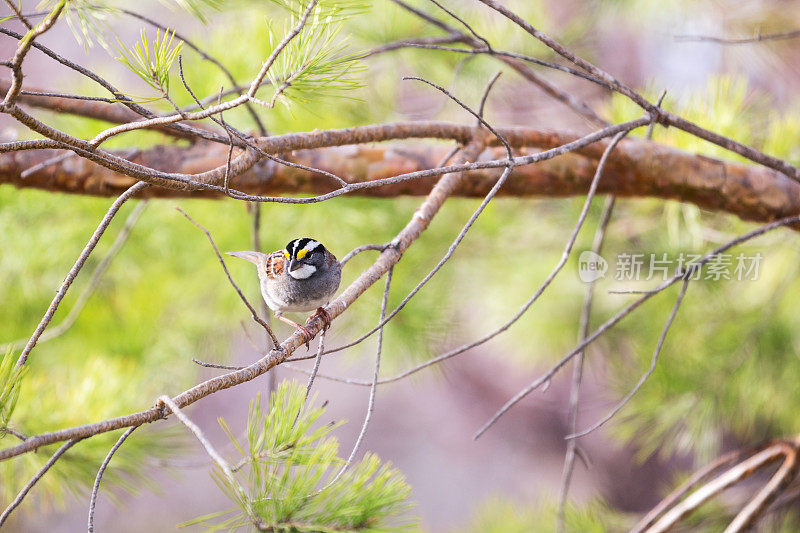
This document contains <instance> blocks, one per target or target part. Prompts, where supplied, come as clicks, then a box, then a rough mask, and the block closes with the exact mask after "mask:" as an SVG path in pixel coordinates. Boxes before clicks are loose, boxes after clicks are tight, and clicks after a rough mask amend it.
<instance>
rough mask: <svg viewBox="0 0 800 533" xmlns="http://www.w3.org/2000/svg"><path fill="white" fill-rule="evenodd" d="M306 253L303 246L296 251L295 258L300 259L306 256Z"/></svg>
mask: <svg viewBox="0 0 800 533" xmlns="http://www.w3.org/2000/svg"><path fill="white" fill-rule="evenodd" d="M307 253H308V250H307V249H306V248H303V249H302V250H300V251H299V252H297V258H298V259H302V258H303V257H305V256H306V254H307Z"/></svg>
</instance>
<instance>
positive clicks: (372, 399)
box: [318, 266, 394, 493]
mask: <svg viewBox="0 0 800 533" xmlns="http://www.w3.org/2000/svg"><path fill="white" fill-rule="evenodd" d="M393 272H394V267H393V266H392V267H390V268H389V272H387V273H386V284H385V285H384V288H383V299H382V300H381V313H380V317H379V318H378V323H383V322H384V317H385V316H386V307H387V304H388V302H389V290H390V289H391V287H392V273H393ZM382 350H383V326H381V328H380V330H378V346H377V348H376V349H375V369H374V370H373V372H372V384H371V385H370V389H369V400H368V401H367V414H366V415H365V416H364V423H363V424H361V431H360V432H359V433H358V438H356V442H355V444H354V445H353V450H352V451H351V452H350V455H349V456H348V457H347V461H345V463H344V464H343V465H342V468H341V469H340V470H339V472H337V473H336V475H335V476H334V477H333V479H332V480H331V481H330V482H328V483H327V484H326V485H325V486H324V487H323V488H321V489H320V490H319V491H318V493H319V492H323V491H324V490H325V489H327V488H328V487H331V486H333V485H334V484H335V483H336V482H337V481H339V479H340V478H341V477H342V475H344V473H345V472H346V471H347V469H348V468H349V467H350V465H351V464H352V463H353V459H355V457H356V454H358V450H359V448H360V447H361V442H362V441H363V440H364V435H366V434H367V427H368V426H369V421H370V419H371V418H372V413H373V411H374V410H375V392H376V390H377V386H378V375H379V374H380V371H381V352H382Z"/></svg>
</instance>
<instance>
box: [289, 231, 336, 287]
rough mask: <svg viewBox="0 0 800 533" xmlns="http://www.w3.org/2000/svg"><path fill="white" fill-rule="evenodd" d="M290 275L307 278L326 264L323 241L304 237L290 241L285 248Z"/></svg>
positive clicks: (295, 277)
mask: <svg viewBox="0 0 800 533" xmlns="http://www.w3.org/2000/svg"><path fill="white" fill-rule="evenodd" d="M283 256H284V257H285V258H286V265H287V270H288V272H289V275H290V276H292V277H293V278H294V279H307V278H309V277H311V276H312V275H314V273H315V272H316V271H317V270H318V269H320V268H322V267H323V266H324V264H325V261H326V258H325V247H324V246H323V245H322V243H321V242H319V241H317V240H314V239H310V238H308V237H303V238H301V239H294V240H292V241H289V244H287V245H286V248H285V249H284V250H283Z"/></svg>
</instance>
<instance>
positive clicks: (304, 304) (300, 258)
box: [228, 237, 342, 345]
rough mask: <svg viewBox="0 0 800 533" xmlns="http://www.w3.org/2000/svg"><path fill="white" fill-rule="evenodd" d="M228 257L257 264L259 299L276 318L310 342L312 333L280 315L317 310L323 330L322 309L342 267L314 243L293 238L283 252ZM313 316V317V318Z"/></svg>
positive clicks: (327, 320) (324, 313) (326, 317)
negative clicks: (262, 300)
mask: <svg viewBox="0 0 800 533" xmlns="http://www.w3.org/2000/svg"><path fill="white" fill-rule="evenodd" d="M228 255H233V256H235V257H241V258H242V259H247V260H248V261H250V262H251V263H254V264H255V265H256V269H257V270H258V278H259V280H261V296H263V297H264V301H265V302H266V303H267V306H268V307H269V308H270V309H272V311H273V313H275V316H276V317H277V318H278V319H279V320H282V321H283V322H286V323H287V324H290V325H291V326H293V327H294V328H296V329H297V330H298V331H300V332H301V333H302V334H303V336H304V338H305V339H306V345H308V341H309V340H311V333H310V332H309V331H308V329H306V328H305V327H304V326H301V325H300V324H297V323H296V322H293V321H291V320H289V319H288V318H286V317H284V316H283V313H293V312H303V311H311V310H312V309H316V310H317V312H316V313H315V315H316V314H319V315H320V316H322V318H323V320H324V321H325V328H327V327H328V326H329V325H330V321H331V318H330V316H329V315H328V312H327V311H325V309H323V308H322V306H323V305H325V304H327V303H328V302H329V301H330V300H331V298H333V295H334V294H336V290H337V289H338V288H339V282H340V281H341V279H342V265H341V264H339V261H338V260H337V259H336V257H335V256H334V255H333V254H332V253H330V252H329V251H328V250H327V249H326V248H325V247H324V246H323V245H322V243H320V242H319V241H317V240H314V239H310V238H308V237H304V238H302V239H294V240H292V241H290V242H289V244H287V245H286V248H285V249H283V250H278V251H276V252H272V253H269V254H262V253H261V252H249V251H244V252H228ZM315 315H312V316H315Z"/></svg>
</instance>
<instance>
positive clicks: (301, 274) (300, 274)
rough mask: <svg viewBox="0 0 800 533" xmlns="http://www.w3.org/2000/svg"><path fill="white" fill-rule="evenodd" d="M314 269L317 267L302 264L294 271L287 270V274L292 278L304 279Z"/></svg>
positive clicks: (314, 270)
mask: <svg viewBox="0 0 800 533" xmlns="http://www.w3.org/2000/svg"><path fill="white" fill-rule="evenodd" d="M316 271H317V267H315V266H314V265H303V266H301V267H300V268H298V269H297V270H295V271H294V272H292V271H289V275H290V276H292V277H293V278H294V279H306V278H308V277H310V276H311V274H313V273H314V272H316Z"/></svg>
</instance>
